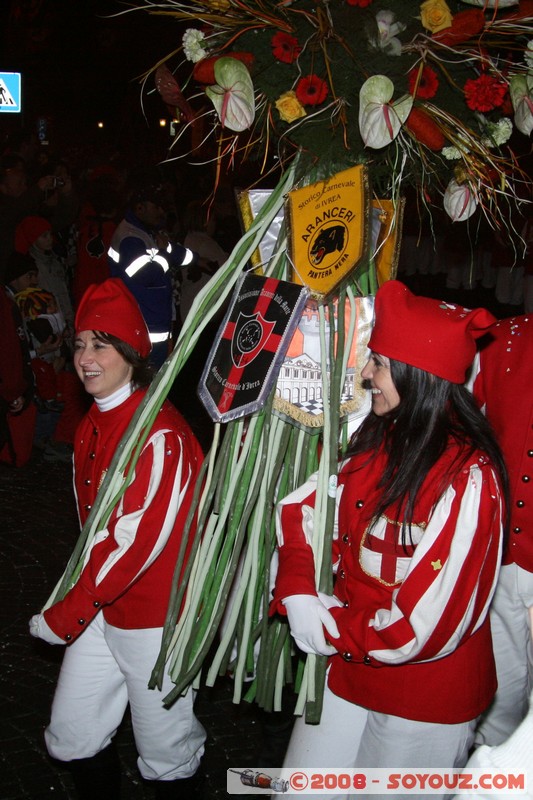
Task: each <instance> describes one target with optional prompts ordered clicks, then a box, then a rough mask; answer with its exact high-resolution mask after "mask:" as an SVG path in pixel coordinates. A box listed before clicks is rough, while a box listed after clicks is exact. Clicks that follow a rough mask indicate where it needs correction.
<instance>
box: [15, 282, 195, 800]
mask: <svg viewBox="0 0 533 800" xmlns="http://www.w3.org/2000/svg"><path fill="white" fill-rule="evenodd" d="M75 327H76V339H75V353H74V365H75V368H76V372H77V374H78V377H79V378H80V380H81V381H82V383H83V385H84V387H85V389H86V391H87V392H88V393H89V394H90V395H92V397H93V398H94V404H93V405H92V406H91V408H90V410H89V412H88V414H87V415H86V417H85V418H84V419H83V420H82V422H81V423H80V426H79V428H78V431H77V434H76V440H75V448H74V487H75V492H76V500H77V505H78V512H79V516H80V521H81V523H82V524H83V523H84V522H85V520H86V519H87V516H88V514H89V511H90V509H91V506H92V504H93V502H94V500H95V497H96V494H97V492H98V489H99V487H100V485H101V482H102V480H103V478H104V476H105V474H106V471H107V470H108V468H109V466H110V463H111V460H112V458H113V455H114V453H115V450H116V447H117V445H118V443H119V442H120V440H121V438H122V436H123V434H124V433H125V431H126V429H127V427H128V425H129V423H130V420H131V418H132V416H133V414H134V413H135V411H136V409H137V408H138V406H139V404H140V403H141V401H142V399H143V397H144V395H145V390H146V385H147V383H148V382H149V380H150V378H151V373H150V370H149V367H148V355H149V352H150V339H149V336H148V330H147V327H146V324H145V322H144V320H143V317H142V315H141V312H140V310H139V307H138V305H137V302H136V301H135V299H134V298H133V295H132V294H131V293H130V292H129V290H128V289H127V288H126V287H125V285H124V283H123V282H122V281H121V280H119V279H117V278H114V279H109V280H107V281H104V282H103V283H101V284H99V285H93V286H91V287H89V289H88V290H87V292H86V293H85V295H84V297H83V299H82V301H81V303H80V306H79V308H78V312H77V314H76V321H75ZM143 387H144V388H143ZM202 460H203V454H202V451H201V449H200V446H199V444H198V442H197V441H196V439H195V437H194V435H193V433H192V431H191V430H190V428H189V426H188V425H187V423H186V422H185V420H184V419H183V418H182V417H181V415H180V414H179V413H178V412H177V411H176V409H175V408H174V407H173V406H171V405H170V403H168V402H165V403H163V406H162V408H161V410H160V412H159V414H158V416H157V418H156V420H155V422H154V424H153V427H152V429H151V431H150V434H149V436H148V439H147V440H146V443H145V444H144V447H143V449H142V452H141V455H140V457H139V459H138V461H137V463H136V465H135V474H134V477H133V480H132V481H131V483H130V484H129V485H128V487H127V489H126V491H125V492H124V494H123V496H122V497H121V499H120V501H119V502H118V504H117V506H116V507H115V509H114V511H113V513H112V515H111V517H110V519H109V520H108V522H107V524H106V526H105V528H104V529H103V530H101V531H99V532H98V533H97V534H96V536H95V538H94V540H93V542H92V544H91V546H90V549H89V551H88V553H87V555H86V560H85V564H84V567H83V570H82V572H81V574H80V576H79V579H78V580H77V582H76V583H75V585H74V586H73V587H72V588H71V589H70V591H69V592H68V593H67V594H66V596H65V597H64V599H63V600H61V601H59V602H57V603H55V604H54V605H52V606H51V607H50V608H49V609H48V610H47V611H45V612H44V614H39V615H36V616H35V617H33V618H32V620H31V623H30V631H31V633H32V634H33V635H34V636H38V637H40V638H42V639H44V640H45V641H47V642H50V643H51V644H63V645H65V644H66V645H68V649H67V651H66V653H65V657H64V660H63V666H62V669H61V674H60V676H59V682H58V686H57V689H56V694H55V697H54V702H53V707H52V718H51V722H50V724H49V726H48V728H47V729H46V731H45V739H46V744H47V747H48V751H49V753H50V754H51V755H52V756H54V757H55V758H56V759H59V760H60V761H64V762H69V763H70V765H71V767H72V774H73V777H74V780H75V783H76V787H77V789H78V793H79V796H80V797H81V798H91V800H94V798H98V800H104V798H106V799H109V800H118V798H119V797H120V773H119V769H118V763H117V758H116V755H115V753H114V750H113V744H112V740H113V737H114V735H115V733H116V731H117V728H118V726H119V725H120V723H121V721H122V718H123V716H124V712H125V710H126V706H127V704H128V703H129V706H130V711H131V718H132V725H133V731H134V735H135V742H136V746H137V750H138V753H139V758H138V766H139V770H140V772H141V774H142V776H143V777H144V778H145V779H147V780H150V781H153V782H154V784H155V787H156V797H158V798H164V797H174V796H178V794H179V796H180V797H182V798H189V797H191V798H192V797H193V796H194V797H196V796H197V795H196V794H195V793H194V792H195V791H196V788H197V782H198V781H197V780H196V777H195V774H196V772H197V769H198V766H199V764H200V759H201V757H202V754H203V750H204V741H205V731H204V729H203V727H202V725H201V724H200V723H199V722H198V720H197V719H196V717H195V715H194V712H193V701H194V697H193V693H192V691H189V692H187V694H186V695H185V696H184V697H180V698H179V699H178V700H177V702H175V703H174V704H173V705H172V706H171V707H170V708H165V707H164V706H163V703H162V698H163V697H164V696H165V694H166V689H167V690H170V689H172V688H173V684H172V683H171V682H170V678H169V677H168V676H166V677H165V682H164V683H165V684H166V689H165V685H163V693H160V692H158V691H150V690H149V689H148V682H149V679H150V675H151V671H152V669H153V667H154V665H155V662H156V659H157V655H158V653H159V648H160V644H161V634H162V626H163V624H164V621H165V616H166V610H167V606H168V600H169V594H170V587H171V582H172V576H173V572H174V567H175V564H176V561H177V558H178V552H179V548H180V543H181V539H182V534H183V529H184V526H185V521H186V518H187V515H188V512H189V508H190V505H191V500H192V497H193V492H194V487H195V483H196V479H197V476H198V473H199V469H200V466H201V462H202Z"/></svg>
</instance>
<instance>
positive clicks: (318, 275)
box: [286, 164, 371, 297]
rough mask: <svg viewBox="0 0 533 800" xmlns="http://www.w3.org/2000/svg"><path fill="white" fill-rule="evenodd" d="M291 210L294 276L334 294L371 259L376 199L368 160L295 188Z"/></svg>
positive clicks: (317, 292)
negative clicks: (372, 205)
mask: <svg viewBox="0 0 533 800" xmlns="http://www.w3.org/2000/svg"><path fill="white" fill-rule="evenodd" d="M286 211H287V213H286V218H288V220H289V226H288V231H289V240H290V256H291V260H292V267H293V280H294V281H295V282H296V283H301V284H303V285H305V286H308V287H309V289H310V290H311V291H312V292H313V294H315V295H318V296H319V297H324V296H325V295H328V294H330V293H331V292H332V291H333V290H334V289H335V288H336V287H337V286H338V285H339V284H340V283H341V282H342V281H343V280H344V278H346V277H347V276H348V275H349V274H350V272H352V271H353V270H354V269H356V267H357V266H358V265H359V263H360V262H361V261H362V260H363V259H364V258H368V255H369V254H368V248H369V228H370V224H371V223H370V200H369V189H368V175H367V171H366V168H365V167H364V166H363V165H362V164H359V165H357V166H355V167H350V169H347V170H343V171H342V172H339V173H337V174H336V175H332V177H331V178H328V179H327V180H325V181H318V182H317V183H313V184H310V185H309V186H303V187H302V188H301V189H295V190H293V191H292V192H289V195H288V198H287V201H286Z"/></svg>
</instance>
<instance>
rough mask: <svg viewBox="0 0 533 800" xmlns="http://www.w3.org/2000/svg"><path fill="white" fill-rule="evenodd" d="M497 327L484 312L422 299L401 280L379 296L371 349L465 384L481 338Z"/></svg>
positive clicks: (380, 292) (386, 288) (380, 289)
mask: <svg viewBox="0 0 533 800" xmlns="http://www.w3.org/2000/svg"><path fill="white" fill-rule="evenodd" d="M494 322H496V319H495V317H493V316H492V314H491V313H490V312H489V311H487V310H486V309H484V308H476V309H474V310H473V311H471V310H470V309H468V308H463V307H462V306H459V305H455V303H445V302H443V301H440V300H433V299H431V298H429V297H417V296H416V295H414V294H412V292H410V291H409V289H408V288H407V286H404V284H403V283H400V281H387V282H386V283H384V284H383V286H381V287H380V288H379V289H378V291H377V293H376V302H375V324H374V328H373V331H372V335H371V336H370V341H369V343H368V346H369V348H370V349H371V350H373V351H374V352H375V353H380V355H383V356H387V358H393V359H394V360H395V361H403V362H404V364H411V366H413V367H418V368H419V369H423V370H425V371H426V372H431V373H432V374H433V375H437V376H438V377H439V378H444V379H445V380H447V381H450V382H451V383H464V381H465V377H466V371H467V370H468V368H469V366H470V365H471V364H472V361H473V360H474V356H475V353H476V339H479V338H480V337H481V336H483V335H484V334H485V333H487V331H488V328H489V327H490V326H491V325H492V324H493V323H494Z"/></svg>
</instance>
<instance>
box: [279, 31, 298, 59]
mask: <svg viewBox="0 0 533 800" xmlns="http://www.w3.org/2000/svg"><path fill="white" fill-rule="evenodd" d="M301 52H302V48H301V47H300V45H299V44H298V39H296V37H295V36H291V35H290V34H289V33H284V32H283V31H278V32H277V33H275V34H274V36H273V37H272V55H273V56H274V58H277V59H278V61H283V62H284V63H285V64H292V62H293V61H296V59H297V58H298V56H299V55H300V53H301Z"/></svg>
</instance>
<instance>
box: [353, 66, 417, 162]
mask: <svg viewBox="0 0 533 800" xmlns="http://www.w3.org/2000/svg"><path fill="white" fill-rule="evenodd" d="M393 94H394V84H393V82H392V81H391V80H390V78H387V76H386V75H373V76H372V77H371V78H368V80H366V81H365V82H364V83H363V85H362V86H361V89H360V92H359V130H360V131H361V137H362V139H363V142H364V143H365V145H366V146H367V147H372V148H373V149H375V150H379V148H380V147H386V145H388V144H390V143H391V142H392V141H393V139H395V138H396V136H398V133H399V132H400V128H401V127H402V125H403V123H404V122H405V120H406V119H407V117H408V116H409V114H410V113H411V109H412V107H413V97H412V96H411V95H404V96H403V97H401V98H400V99H399V100H396V101H395V102H394V103H391V102H390V100H391V98H392V95H393Z"/></svg>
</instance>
